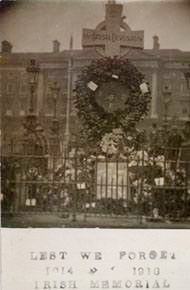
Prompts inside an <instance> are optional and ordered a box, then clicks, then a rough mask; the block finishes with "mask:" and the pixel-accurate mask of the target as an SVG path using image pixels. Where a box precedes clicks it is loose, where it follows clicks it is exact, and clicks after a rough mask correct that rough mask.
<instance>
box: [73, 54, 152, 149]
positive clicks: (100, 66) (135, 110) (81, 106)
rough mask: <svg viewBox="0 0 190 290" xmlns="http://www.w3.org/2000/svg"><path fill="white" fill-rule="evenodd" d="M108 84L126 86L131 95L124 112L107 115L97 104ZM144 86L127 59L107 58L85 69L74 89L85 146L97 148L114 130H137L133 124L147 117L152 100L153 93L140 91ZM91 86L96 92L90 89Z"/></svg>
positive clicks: (121, 110)
mask: <svg viewBox="0 0 190 290" xmlns="http://www.w3.org/2000/svg"><path fill="white" fill-rule="evenodd" d="M109 82H115V83H116V84H120V85H121V86H125V87H126V91H127V92H128V95H129V97H126V101H125V102H124V105H123V106H122V108H117V109H116V110H115V111H113V112H107V111H106V110H105V108H103V107H102V106H101V105H100V104H99V103H98V102H97V100H96V91H97V90H98V89H101V86H102V85H103V84H105V83H109ZM144 82H145V81H144V76H143V75H142V74H141V73H140V72H139V71H138V70H137V69H136V67H135V66H134V65H133V64H131V63H130V62H129V60H128V59H122V58H118V57H114V58H110V57H107V58H102V59H98V60H95V61H93V62H92V63H91V64H90V65H89V66H87V67H85V68H84V69H83V71H82V73H81V75H80V76H79V77H78V80H77V81H76V86H75V93H76V99H75V106H76V108H77V110H78V116H79V119H80V121H81V136H82V138H83V140H84V142H88V143H91V142H92V143H93V144H96V143H97V142H98V141H100V140H101V138H102V137H103V136H104V135H105V134H106V133H109V132H111V131H112V130H113V129H114V128H121V129H122V130H123V131H124V132H126V133H127V132H128V131H129V130H130V128H131V127H133V128H134V124H136V123H137V122H138V121H139V120H140V119H142V118H143V117H144V116H145V115H146V114H147V112H148V108H149V103H150V99H151V96H150V90H148V92H146V93H142V91H141V88H140V85H141V84H142V83H144ZM90 83H92V84H93V85H94V86H95V88H90V86H89V84H90ZM96 88H98V89H97V90H96ZM119 93H120V92H119V91H118V95H119Z"/></svg>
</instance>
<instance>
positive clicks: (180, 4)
mask: <svg viewBox="0 0 190 290" xmlns="http://www.w3.org/2000/svg"><path fill="white" fill-rule="evenodd" d="M0 2H2V1H1V0H0ZM116 2H117V3H123V5H124V9H123V15H125V16H126V19H125V21H126V22H127V24H128V25H129V26H130V27H131V29H132V30H141V29H142V30H144V31H145V42H144V47H145V48H152V42H153V41H152V37H153V35H155V34H156V35H158V36H159V39H160V47H161V48H165V49H166V48H167V49H168V48H176V49H181V50H184V51H190V0H187V1H185V0H176V1H175V0H164V1H160V0H154V1H153V2H152V1H136V0H133V1H127V0H126V1H124V0H123V1H119V0H118V1H116ZM9 3H10V5H9V7H4V9H1V11H0V41H3V40H5V39H6V40H8V41H10V42H11V43H12V45H13V52H51V51H52V46H53V45H52V41H53V40H55V39H57V40H58V41H59V42H60V43H61V47H60V49H61V50H64V49H68V48H69V42H70V41H69V40H70V37H71V35H73V48H75V49H77V48H81V36H82V28H92V29H94V28H95V27H96V25H97V24H98V23H99V22H101V21H103V20H104V17H105V4H106V3H107V1H101V0H97V1H94V0H69V1H68V0H51V1H50V0H22V1H18V0H16V1H15V0H14V1H12V2H9ZM11 4H12V5H11ZM0 7H1V6H0ZM1 8H2V7H1Z"/></svg>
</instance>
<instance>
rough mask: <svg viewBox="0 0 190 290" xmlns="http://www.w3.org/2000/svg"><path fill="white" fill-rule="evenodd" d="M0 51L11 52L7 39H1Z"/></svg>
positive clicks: (10, 45)
mask: <svg viewBox="0 0 190 290" xmlns="http://www.w3.org/2000/svg"><path fill="white" fill-rule="evenodd" d="M1 51H2V52H5V53H11V52H12V44H11V43H10V42H8V41H7V40H3V41H2V43H1Z"/></svg>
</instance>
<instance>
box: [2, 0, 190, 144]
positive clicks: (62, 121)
mask: <svg viewBox="0 0 190 290" xmlns="http://www.w3.org/2000/svg"><path fill="white" fill-rule="evenodd" d="M122 9H123V6H122V5H121V4H116V3H115V2H113V1H109V2H108V4H106V11H105V20H103V21H102V22H101V23H100V24H98V25H97V27H96V28H95V29H94V30H91V29H86V28H85V29H83V32H82V33H83V37H82V49H78V50H74V49H72V39H71V43H70V50H64V51H60V43H59V41H57V40H55V41H54V42H53V49H52V52H50V53H32V52H31V53H14V51H12V44H10V43H9V42H8V41H7V40H4V41H3V42H2V51H1V55H0V57H1V58H0V60H1V88H0V91H1V104H2V110H1V114H2V138H3V140H4V142H5V143H7V142H8V143H9V142H10V141H11V140H13V141H16V140H17V139H19V138H20V136H22V135H23V134H24V132H23V130H24V129H23V123H24V121H25V118H26V116H27V114H29V109H30V99H31V88H30V82H29V81H30V80H29V74H28V72H27V70H26V68H27V67H28V65H29V63H30V60H35V62H36V63H37V65H38V67H39V73H38V81H37V83H36V88H35V92H34V94H33V113H34V114H35V115H36V116H37V119H38V122H39V124H40V125H41V126H42V128H43V129H44V134H45V137H46V139H47V140H49V139H50V137H51V136H52V134H53V133H52V132H53V131H54V127H53V120H55V119H56V120H57V122H58V125H59V130H58V131H59V132H58V135H59V140H60V141H61V144H62V145H61V148H63V147H64V145H65V143H68V141H69V140H72V138H75V137H76V136H77V135H78V132H79V122H78V117H77V111H76V109H75V106H74V88H75V82H76V80H77V78H78V76H79V75H80V73H81V71H82V69H83V68H84V67H85V66H88V65H89V64H90V63H91V62H92V61H93V60H96V59H99V58H102V57H105V56H108V57H114V56H120V57H122V58H127V59H129V60H130V61H131V62H132V63H133V64H134V65H135V66H136V67H137V69H138V70H139V71H140V72H142V73H143V74H144V75H145V80H146V81H148V83H149V85H150V89H151V95H152V100H151V105H150V110H149V114H148V117H147V118H146V119H145V120H144V121H142V122H141V123H140V124H139V125H140V126H146V127H147V126H149V125H150V124H152V123H153V122H156V123H161V122H162V121H163V120H168V121H169V122H170V121H171V120H172V123H173V120H175V122H176V124H178V123H179V124H183V123H184V122H185V121H187V120H188V118H189V117H190V91H189V89H188V86H187V83H186V79H185V76H184V72H187V71H188V70H189V64H190V51H180V50H178V49H161V48H160V44H159V38H158V36H153V47H152V49H144V31H142V30H139V31H133V30H132V29H131V28H130V27H129V26H128V24H127V23H126V22H125V20H124V18H125V17H123V15H122ZM55 86H56V88H57V89H55Z"/></svg>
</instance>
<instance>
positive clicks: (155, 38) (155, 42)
mask: <svg viewBox="0 0 190 290" xmlns="http://www.w3.org/2000/svg"><path fill="white" fill-rule="evenodd" d="M159 49H160V43H159V37H158V36H157V35H154V36H153V50H155V51H157V50H159Z"/></svg>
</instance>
